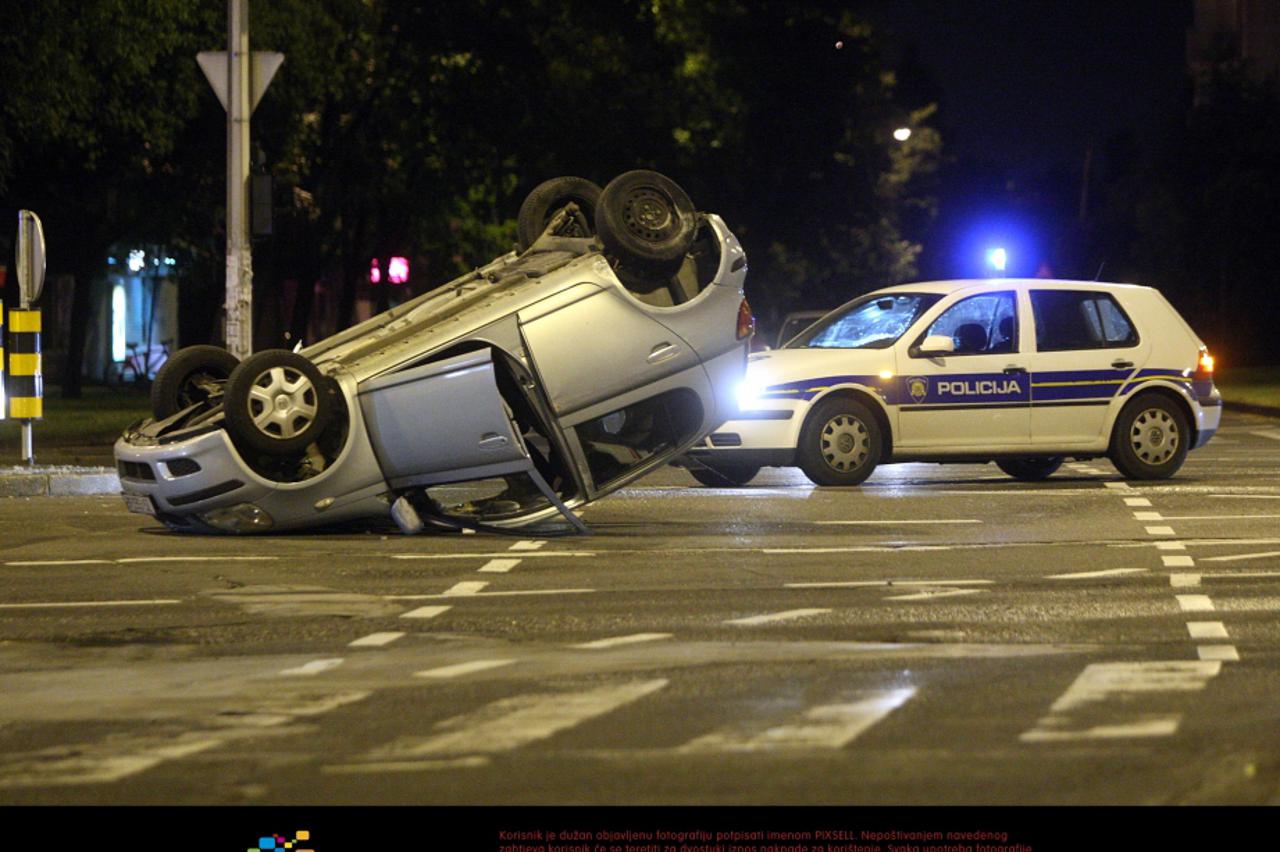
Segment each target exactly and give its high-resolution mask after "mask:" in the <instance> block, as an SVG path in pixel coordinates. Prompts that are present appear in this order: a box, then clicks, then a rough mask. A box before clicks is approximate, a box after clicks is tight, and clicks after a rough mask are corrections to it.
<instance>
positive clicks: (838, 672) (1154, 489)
mask: <svg viewBox="0 0 1280 852" xmlns="http://www.w3.org/2000/svg"><path fill="white" fill-rule="evenodd" d="M584 516H585V519H586V520H587V522H588V523H589V524H590V526H591V527H592V529H593V531H594V534H593V535H592V536H589V537H576V536H569V537H546V538H536V537H534V536H532V535H527V534H526V535H522V536H515V537H510V538H508V537H497V536H483V535H456V534H454V535H430V536H417V537H405V536H402V535H400V534H399V533H397V532H395V531H394V528H392V529H365V530H353V529H346V530H341V531H334V532H327V533H323V534H309V535H301V534H299V535H279V536H270V537H261V538H223V537H217V538H206V537H190V536H179V535H175V534H170V533H168V532H166V531H164V530H163V528H159V527H157V526H155V525H154V524H153V523H152V522H151V521H150V520H149V519H147V518H144V517H142V516H138V515H130V514H128V513H126V512H125V511H124V508H123V505H122V503H121V501H119V500H118V499H117V498H114V497H62V498H13V499H8V500H0V530H2V531H3V534H2V535H0V576H3V589H4V594H3V597H2V598H0V803H5V804H23V803H31V804H67V803H77V804H97V803H128V804H137V803H149V804H157V803H175V804H228V803H232V804H234V803H241V804H275V805H280V804H290V803H306V804H360V803H377V804H387V803H412V804H436V805H438V804H450V803H460V804H503V805H521V804H530V805H546V804H559V805H563V804H575V805H577V804H701V805H706V804H724V805H744V804H769V805H780V804H859V805H881V804H890V803H892V804H933V805H941V804H963V805H990V804H1174V803H1180V804H1211V803H1212V804H1218V803H1230V804H1272V805H1274V804H1280V735H1278V733H1277V732H1278V731H1280V725H1278V724H1277V723H1278V721H1280V665H1278V661H1280V620H1278V619H1277V617H1276V613H1277V611H1278V610H1280V421H1277V420H1274V419H1266V418H1262V417H1257V416H1252V415H1228V418H1227V420H1226V425H1225V428H1224V429H1223V430H1222V432H1221V433H1220V434H1219V436H1218V437H1217V438H1215V440H1214V441H1213V442H1212V443H1211V444H1210V445H1209V446H1208V447H1207V448H1205V449H1203V450H1200V451H1197V452H1194V453H1192V454H1191V456H1190V458H1189V460H1188V462H1187V464H1186V466H1185V467H1184V469H1183V471H1182V473H1181V474H1180V475H1179V476H1178V477H1176V478H1175V479H1173V480H1170V481H1167V482H1159V483H1133V484H1126V483H1124V482H1122V481H1121V480H1120V479H1119V477H1118V475H1117V474H1116V472H1115V470H1114V469H1113V468H1112V467H1111V466H1110V464H1109V463H1107V462H1105V461H1097V462H1092V463H1088V464H1077V463H1072V464H1068V465H1067V466H1066V467H1064V469H1063V470H1062V471H1061V472H1060V473H1058V474H1057V475H1055V476H1054V477H1053V478H1052V479H1051V480H1049V481H1047V482H1045V483H1039V484H1022V483H1017V482H1015V481H1013V480H1011V479H1008V478H1007V477H1005V476H1003V475H1002V474H1001V473H1000V472H999V471H998V470H997V469H996V468H995V467H994V466H993V465H988V466H976V465H967V466H949V467H942V466H935V465H899V466H892V467H885V468H882V469H881V470H880V471H878V472H877V473H876V475H875V476H874V477H873V478H872V479H871V480H869V481H868V482H867V483H866V484H865V485H864V486H862V487H861V488H856V489H816V488H814V487H812V486H810V485H809V483H808V481H807V480H805V479H804V478H803V476H802V475H801V474H800V473H799V472H798V471H794V470H786V471H783V470H771V471H766V472H765V473H763V474H762V475H761V476H760V477H759V478H758V479H757V480H756V481H755V482H754V483H752V485H750V486H748V487H746V488H743V489H724V490H721V489H709V488H703V487H698V486H696V485H694V484H693V481H692V479H690V478H689V477H688V475H687V474H686V473H684V472H683V471H680V470H676V469H668V470H666V471H664V472H662V473H661V474H658V475H655V476H653V477H651V478H649V479H646V480H644V481H642V482H641V483H638V484H637V485H636V486H634V487H631V488H629V489H627V490H625V491H623V492H620V493H619V494H616V495H613V496H611V497H609V498H607V499H606V500H604V501H602V502H600V503H598V504H595V505H592V506H589V507H587V508H586V510H585V512H584Z"/></svg>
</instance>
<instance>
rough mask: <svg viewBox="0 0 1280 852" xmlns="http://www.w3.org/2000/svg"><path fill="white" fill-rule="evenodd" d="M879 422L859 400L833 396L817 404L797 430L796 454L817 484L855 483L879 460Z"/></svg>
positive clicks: (880, 437) (861, 479)
mask: <svg viewBox="0 0 1280 852" xmlns="http://www.w3.org/2000/svg"><path fill="white" fill-rule="evenodd" d="M882 437H883V436H882V435H881V434H880V424H879V422H878V421H877V420H876V418H875V415H873V414H872V413H871V411H870V410H869V409H868V408H867V407H866V406H865V405H863V404H862V403H860V402H857V401H856V400H852V399H849V398H847V397H835V398H833V399H828V400H825V401H823V402H821V403H819V404H818V405H817V407H815V408H814V409H813V411H812V413H810V415H809V419H808V420H807V421H806V422H805V424H804V428H803V429H801V430H800V443H799V445H798V446H797V447H796V458H797V460H798V461H799V463H800V469H801V470H803V471H804V474H805V476H807V477H809V479H811V480H813V482H815V483H816V484H818V485H857V484H858V483H860V482H862V481H863V480H864V479H866V478H867V477H868V476H870V475H871V472H872V471H873V470H875V468H876V465H877V464H879V463H880V452H881V445H882V443H883V440H882Z"/></svg>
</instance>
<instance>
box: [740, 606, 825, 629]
mask: <svg viewBox="0 0 1280 852" xmlns="http://www.w3.org/2000/svg"><path fill="white" fill-rule="evenodd" d="M827 612H831V610H829V609H788V610H784V611H782V612H770V613H765V614H763V615H749V616H746V617H745V618H731V619H729V620H728V621H726V622H724V623H725V624H739V625H743V626H746V627H750V626H753V625H757V624H774V623H776V622H779V621H792V620H794V619H797V618H808V617H809V616H811V615H822V614H823V613H827Z"/></svg>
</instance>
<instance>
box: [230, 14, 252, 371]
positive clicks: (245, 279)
mask: <svg viewBox="0 0 1280 852" xmlns="http://www.w3.org/2000/svg"><path fill="white" fill-rule="evenodd" d="M227 29H228V42H227V60H228V61H227V104H226V106H227V295H226V303H225V304H226V319H227V331H226V338H227V349H228V350H229V351H230V352H231V354H232V355H235V356H236V357H237V358H240V359H244V358H245V357H247V356H248V355H249V353H250V352H252V351H253V253H252V248H251V245H250V242H249V207H248V197H249V196H248V191H247V190H248V184H249V115H250V112H251V107H250V105H249V62H250V54H249V0H228V3H227Z"/></svg>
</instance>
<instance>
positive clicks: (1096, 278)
mask: <svg viewBox="0 0 1280 852" xmlns="http://www.w3.org/2000/svg"><path fill="white" fill-rule="evenodd" d="M1106 267H1107V262H1106V261H1105V260H1104V261H1102V263H1099V264H1098V272H1097V274H1095V275H1094V276H1093V280H1094V281H1101V280H1102V270H1103V269H1106Z"/></svg>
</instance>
